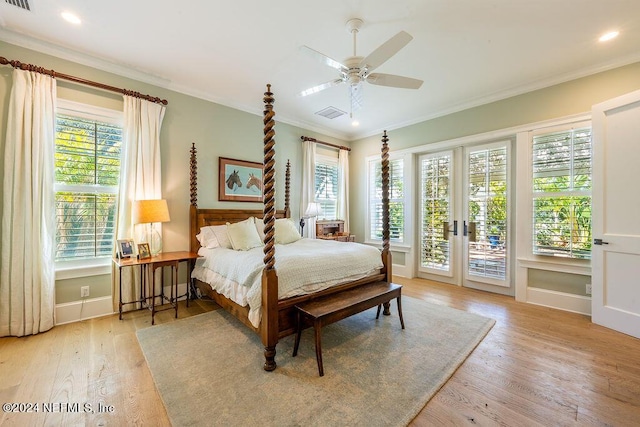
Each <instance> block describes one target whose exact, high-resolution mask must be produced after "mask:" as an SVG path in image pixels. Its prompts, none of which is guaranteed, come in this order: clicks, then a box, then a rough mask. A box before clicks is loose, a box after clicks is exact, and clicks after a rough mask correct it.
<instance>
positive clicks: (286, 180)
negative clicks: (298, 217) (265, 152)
mask: <svg viewBox="0 0 640 427" xmlns="http://www.w3.org/2000/svg"><path fill="white" fill-rule="evenodd" d="M290 188H291V162H289V159H287V169H286V171H285V175H284V216H285V217H286V218H291V208H290V207H289V198H290V197H289V196H290V194H291V190H290Z"/></svg>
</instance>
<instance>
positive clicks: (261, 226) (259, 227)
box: [255, 218, 264, 242]
mask: <svg viewBox="0 0 640 427" xmlns="http://www.w3.org/2000/svg"><path fill="white" fill-rule="evenodd" d="M255 220H256V230H258V236H260V240H261V241H262V242H264V221H263V220H262V218H256V219H255Z"/></svg>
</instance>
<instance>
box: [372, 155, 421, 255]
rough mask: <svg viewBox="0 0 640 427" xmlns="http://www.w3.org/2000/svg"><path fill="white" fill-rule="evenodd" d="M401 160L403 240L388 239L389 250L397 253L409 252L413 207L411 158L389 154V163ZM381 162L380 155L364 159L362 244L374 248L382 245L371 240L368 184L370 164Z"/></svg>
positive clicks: (410, 156)
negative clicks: (373, 246)
mask: <svg viewBox="0 0 640 427" xmlns="http://www.w3.org/2000/svg"><path fill="white" fill-rule="evenodd" d="M398 159H401V160H402V186H403V200H402V203H403V204H404V208H403V210H404V221H403V224H402V236H403V239H402V240H399V239H390V240H389V245H390V246H391V248H393V250H395V251H399V252H409V251H410V249H411V246H410V243H409V242H410V241H411V239H410V238H409V235H410V230H409V229H410V225H411V221H412V220H413V219H412V218H413V214H412V210H413V205H412V203H411V196H410V195H411V194H413V190H412V186H411V182H412V181H411V176H410V175H411V174H413V173H414V171H413V158H412V155H411V154H400V153H389V161H393V160H398ZM381 161H382V160H381V158H380V155H379V154H378V155H375V156H368V157H366V158H365V169H366V171H367V172H366V192H367V204H366V207H365V218H364V223H365V238H364V243H366V244H370V245H375V246H380V245H381V244H382V239H376V238H373V237H372V236H371V212H370V209H369V208H370V207H371V188H370V183H371V163H372V162H377V163H380V162H381Z"/></svg>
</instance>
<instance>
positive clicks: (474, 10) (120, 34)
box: [0, 0, 640, 140]
mask: <svg viewBox="0 0 640 427" xmlns="http://www.w3.org/2000/svg"><path fill="white" fill-rule="evenodd" d="M6 1H10V0H6ZM28 1H29V4H30V6H31V11H25V10H23V9H20V8H18V7H16V6H13V5H10V4H8V3H5V2H2V3H0V27H1V28H0V39H1V40H4V41H7V42H9V43H13V44H18V45H22V46H24V47H28V48H31V49H35V50H38V51H42V52H45V53H50V54H53V55H56V56H59V57H62V58H65V59H70V60H73V61H76V62H80V63H83V64H86V65H91V66H94V67H97V68H101V69H104V70H107V71H111V72H115V73H118V74H121V75H124V76H127V77H132V78H135V79H138V80H143V81H146V82H149V83H152V84H155V85H158V86H162V87H166V88H169V89H173V90H176V91H179V92H183V93H186V94H190V95H194V96H197V97H201V98H204V99H208V100H211V101H214V102H217V103H220V104H223V105H227V106H230V107H234V108H237V109H240V110H243V111H248V112H251V113H255V114H259V115H260V114H262V110H263V103H262V98H263V92H264V91H265V85H266V83H271V84H272V91H273V93H274V96H275V99H276V103H275V106H274V110H275V111H276V119H277V120H280V121H284V122H287V123H290V124H294V125H298V126H302V127H304V128H306V129H310V130H316V131H320V132H323V133H325V134H328V135H330V136H335V137H338V138H342V139H346V140H353V139H357V138H361V137H365V136H369V135H373V134H377V133H379V132H380V131H381V130H382V129H394V128H398V127H402V126H406V125H408V124H412V123H417V122H420V121H423V120H426V119H429V118H432V117H436V116H440V115H443V114H446V113H450V112H453V111H458V110H461V109H464V108H468V107H471V106H475V105H480V104H483V103H486V102H490V101H494V100H498V99H502V98H505V97H508V96H512V95H515V94H519V93H524V92H527V91H530V90H533V89H537V88H541V87H545V86H549V85H551V84H555V83H559V82H562V81H567V80H571V79H573V78H576V77H581V76H585V75H589V74H592V73H596V72H599V71H603V70H606V69H610V68H614V67H617V66H621V65H625V64H629V63H632V62H637V61H640V0H395V1H389V0H325V1H323V2H310V1H306V0H275V1H265V0H232V1H217V0H213V1H212V0H208V1H205V0H195V1H183V2H179V1H175V0H174V1H168V0H109V1H103V2H96V1H87V0H60V1H55V2H53V1H50V0H28ZM63 11H72V12H75V13H76V14H78V15H79V16H80V18H81V19H82V24H81V25H78V26H74V25H71V24H69V23H67V22H66V21H64V20H62V19H61V18H60V13H61V12H63ZM351 18H361V19H362V20H364V26H363V28H362V29H361V30H360V32H359V33H358V44H357V53H358V55H361V56H366V55H368V54H369V53H370V52H372V51H373V50H374V49H375V48H377V47H378V46H379V45H381V44H382V43H383V42H385V41H386V40H388V39H389V38H390V37H392V36H393V35H395V34H396V33H398V32H399V31H401V30H404V31H406V32H408V33H409V34H411V35H412V36H413V37H414V39H413V40H412V41H411V42H410V43H409V44H408V45H407V46H406V47H404V48H403V49H402V50H401V51H400V52H399V53H398V54H397V55H395V56H394V57H392V58H391V59H390V60H388V61H387V62H386V63H384V64H383V65H382V66H380V67H379V68H377V69H376V72H381V73H389V74H399V75H403V76H407V77H413V78H418V79H422V80H424V84H423V85H422V87H421V88H420V89H418V90H409V89H396V88H387V87H381V86H374V85H370V84H368V83H365V87H364V95H363V104H364V107H363V108H362V109H361V110H359V111H356V112H355V116H356V118H357V119H358V120H359V121H360V126H359V127H353V126H352V125H351V121H350V119H349V116H348V115H345V116H341V117H339V118H336V119H332V120H331V119H327V118H324V117H321V116H318V115H316V114H314V113H315V112H316V111H319V110H321V109H323V108H325V107H329V106H332V107H336V108H338V109H341V110H343V111H346V112H349V110H350V107H349V105H350V104H349V96H348V89H347V86H346V85H340V86H336V87H332V88H330V89H327V90H325V91H323V92H320V93H317V94H314V95H311V96H308V97H298V96H296V94H297V93H299V92H300V91H302V90H304V89H307V88H308V87H311V86H314V85H317V84H320V83H324V82H326V81H328V80H331V79H334V78H337V77H338V72H337V71H336V70H334V69H332V68H329V67H327V66H324V65H323V64H321V63H319V62H317V61H314V60H313V59H312V58H311V57H310V56H309V55H306V54H305V53H304V52H303V51H301V50H300V47H301V46H303V45H307V46H309V47H311V48H313V49H315V50H317V51H320V52H322V53H324V54H326V55H328V56H330V57H332V58H334V59H336V60H338V61H343V60H344V59H346V58H347V57H349V56H351V55H352V49H353V45H352V37H351V34H350V33H349V32H348V31H347V29H346V22H347V21H348V20H349V19H351ZM612 29H617V30H619V31H620V36H619V37H618V38H617V39H615V40H613V41H610V42H608V43H599V42H598V40H597V39H598V37H599V36H600V35H601V34H602V33H604V32H607V31H609V30H612ZM0 55H2V52H0ZM8 59H17V60H20V59H21V58H8ZM36 65H41V66H45V65H46V64H36ZM57 71H60V72H62V73H64V72H65V70H57ZM79 77H84V76H79ZM127 89H132V90H136V88H127ZM151 95H154V94H151ZM170 105H171V104H169V107H170Z"/></svg>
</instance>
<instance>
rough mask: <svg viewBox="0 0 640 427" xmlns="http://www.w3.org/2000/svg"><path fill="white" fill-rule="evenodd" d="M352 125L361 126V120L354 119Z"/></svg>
mask: <svg viewBox="0 0 640 427" xmlns="http://www.w3.org/2000/svg"><path fill="white" fill-rule="evenodd" d="M351 126H360V122H359V121H357V120H354V121H352V122H351Z"/></svg>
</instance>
